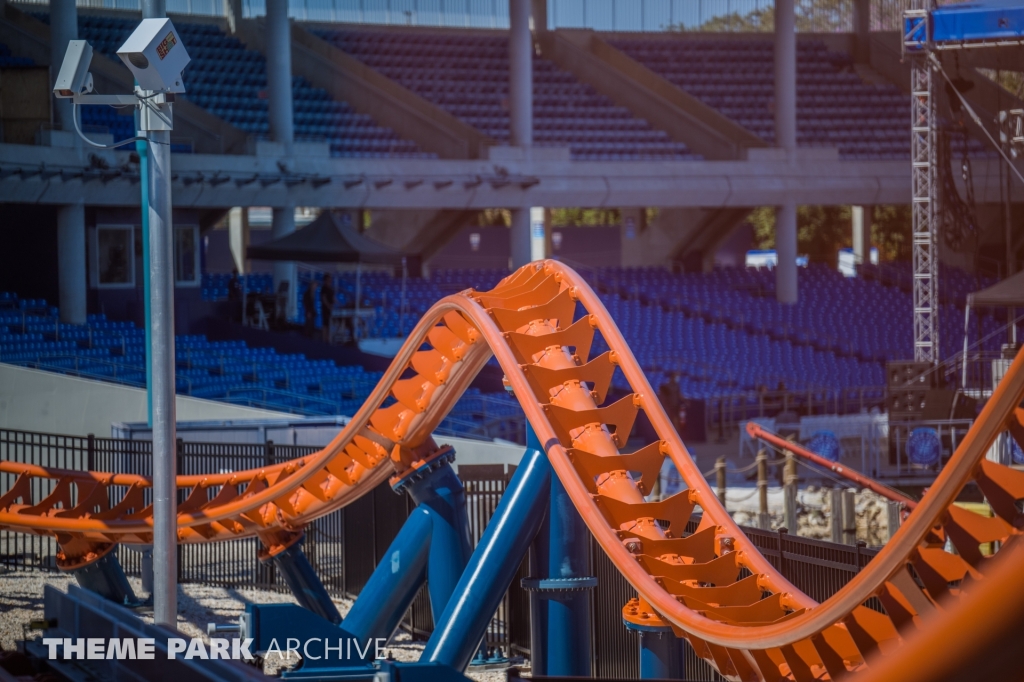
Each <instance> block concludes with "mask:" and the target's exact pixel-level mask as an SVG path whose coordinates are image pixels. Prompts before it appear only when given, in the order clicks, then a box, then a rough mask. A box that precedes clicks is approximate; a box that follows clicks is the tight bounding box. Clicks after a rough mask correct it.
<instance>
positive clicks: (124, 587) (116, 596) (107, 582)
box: [68, 549, 145, 607]
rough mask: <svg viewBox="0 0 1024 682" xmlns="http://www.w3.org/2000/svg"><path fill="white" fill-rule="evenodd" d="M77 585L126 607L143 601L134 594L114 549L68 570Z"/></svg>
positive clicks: (137, 604) (140, 604) (135, 605)
mask: <svg viewBox="0 0 1024 682" xmlns="http://www.w3.org/2000/svg"><path fill="white" fill-rule="evenodd" d="M68 573H70V574H71V575H73V576H75V579H76V580H78V584H79V586H81V587H82V588H84V589H86V590H89V591H90V592H95V593H96V594H98V595H100V596H101V597H103V598H104V599H108V600H110V601H112V602H114V603H116V604H121V605H123V606H128V607H137V606H142V605H143V604H145V602H144V601H143V600H141V599H139V598H138V597H136V596H135V591H134V590H132V586H131V585H130V584H128V578H127V576H125V574H124V570H123V569H122V568H121V562H119V561H118V560H117V552H116V549H111V550H110V551H108V552H107V553H106V554H104V555H103V556H102V557H100V558H99V559H97V560H96V561H93V562H92V563H89V564H86V565H85V566H80V567H79V568H72V569H71V570H69V571H68Z"/></svg>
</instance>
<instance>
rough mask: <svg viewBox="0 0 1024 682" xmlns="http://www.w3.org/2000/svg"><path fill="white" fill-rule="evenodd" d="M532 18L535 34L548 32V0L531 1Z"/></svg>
mask: <svg viewBox="0 0 1024 682" xmlns="http://www.w3.org/2000/svg"><path fill="white" fill-rule="evenodd" d="M530 18H531V19H532V23H533V32H534V33H544V32H545V31H547V30H548V0H530Z"/></svg>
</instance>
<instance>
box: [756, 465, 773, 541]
mask: <svg viewBox="0 0 1024 682" xmlns="http://www.w3.org/2000/svg"><path fill="white" fill-rule="evenodd" d="M757 505H758V506H757V511H758V513H757V527H758V528H760V529H761V530H771V527H772V520H771V516H769V514H768V453H767V452H765V451H764V450H758V452H757Z"/></svg>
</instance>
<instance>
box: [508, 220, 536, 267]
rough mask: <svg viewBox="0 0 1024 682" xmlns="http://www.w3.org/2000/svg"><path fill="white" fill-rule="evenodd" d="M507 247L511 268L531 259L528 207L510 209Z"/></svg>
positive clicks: (531, 242)
mask: <svg viewBox="0 0 1024 682" xmlns="http://www.w3.org/2000/svg"><path fill="white" fill-rule="evenodd" d="M508 238H509V247H510V253H511V256H512V269H513V270H516V269H518V268H521V267H522V266H524V265H526V264H527V263H529V262H530V261H531V260H532V256H533V240H532V238H531V236H530V209H528V208H513V209H512V227H511V228H510V229H509V236H508Z"/></svg>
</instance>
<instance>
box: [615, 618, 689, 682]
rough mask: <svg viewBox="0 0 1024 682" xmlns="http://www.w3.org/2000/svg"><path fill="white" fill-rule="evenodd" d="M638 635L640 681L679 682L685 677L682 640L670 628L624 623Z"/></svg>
mask: <svg viewBox="0 0 1024 682" xmlns="http://www.w3.org/2000/svg"><path fill="white" fill-rule="evenodd" d="M626 627H627V628H629V629H630V630H636V631H637V632H638V633H639V635H640V679H641V680H681V679H683V678H684V677H686V663H685V661H684V659H683V645H684V642H683V640H682V639H680V638H678V637H676V636H675V634H674V633H673V632H672V628H668V627H641V626H638V625H632V624H630V623H626Z"/></svg>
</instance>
